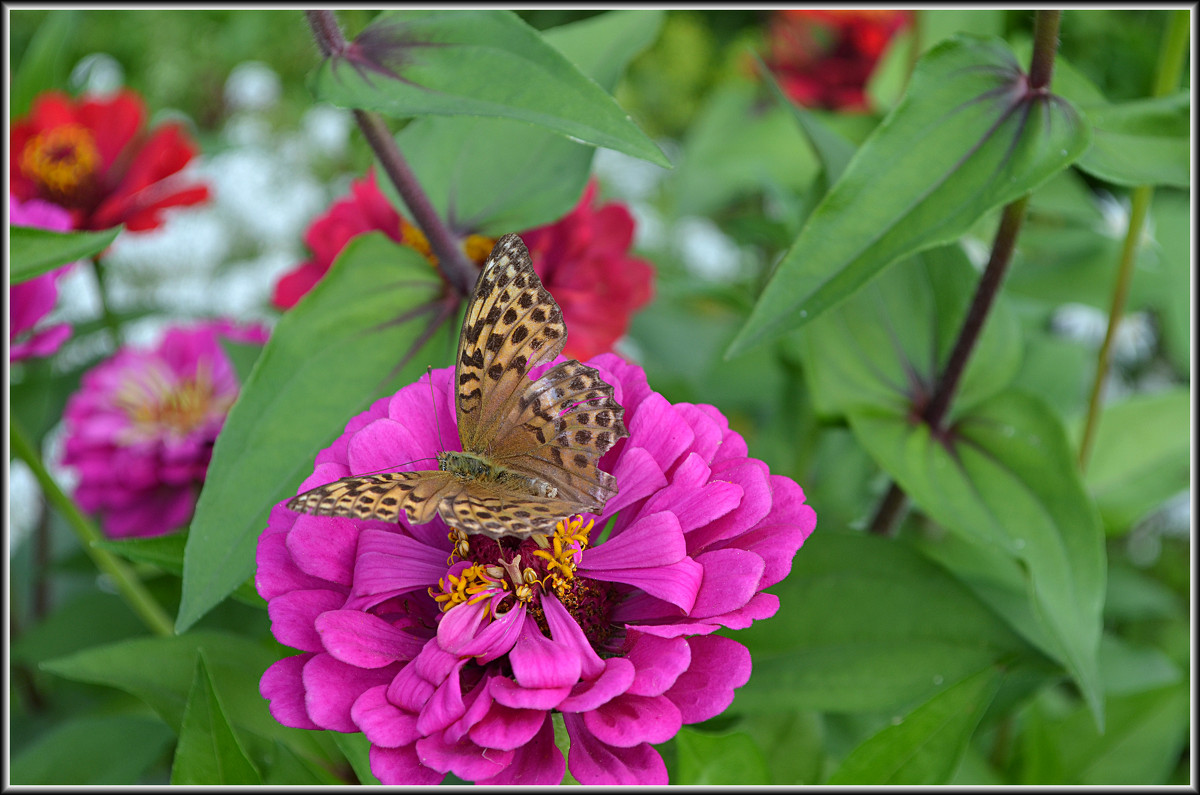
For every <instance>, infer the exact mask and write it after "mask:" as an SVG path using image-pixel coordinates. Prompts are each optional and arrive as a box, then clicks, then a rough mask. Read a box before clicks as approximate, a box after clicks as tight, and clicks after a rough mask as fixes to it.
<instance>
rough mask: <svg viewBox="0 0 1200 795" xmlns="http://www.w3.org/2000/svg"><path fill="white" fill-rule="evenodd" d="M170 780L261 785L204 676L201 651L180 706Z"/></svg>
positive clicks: (209, 681) (190, 782)
mask: <svg viewBox="0 0 1200 795" xmlns="http://www.w3.org/2000/svg"><path fill="white" fill-rule="evenodd" d="M171 783H172V784H184V785H188V784H191V785H196V784H261V783H262V776H260V775H259V773H258V771H257V770H256V769H255V768H254V764H253V763H252V762H251V761H250V759H249V758H248V757H247V756H246V751H245V749H244V748H242V744H241V742H240V741H239V740H238V737H237V732H235V731H234V729H233V727H232V726H230V725H229V720H228V719H227V718H226V717H225V710H224V708H222V706H221V699H220V697H219V696H218V695H217V691H216V688H215V687H214V686H213V683H212V680H211V679H210V678H209V676H208V667H207V665H206V664H205V661H204V650H203V649H200V650H199V652H198V653H197V655H196V675H195V677H194V678H193V680H192V689H191V691H190V692H189V694H188V700H187V704H186V705H185V706H184V709H183V723H182V725H181V726H180V729H179V744H178V745H177V746H176V747H175V762H174V764H173V765H172V766H171Z"/></svg>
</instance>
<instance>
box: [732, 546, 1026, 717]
mask: <svg viewBox="0 0 1200 795" xmlns="http://www.w3.org/2000/svg"><path fill="white" fill-rule="evenodd" d="M772 591H774V592H775V593H777V594H778V596H779V599H780V602H781V603H782V609H781V610H780V611H779V613H778V614H777V615H776V616H775V617H774V618H772V619H770V620H769V621H763V622H757V623H755V624H754V626H752V627H750V628H749V629H745V630H742V631H740V632H739V633H738V640H739V641H741V642H743V643H745V644H746V645H747V646H748V647H749V648H750V649H751V650H752V651H753V653H754V673H753V675H752V676H751V677H750V681H749V682H748V683H747V684H746V685H745V686H744V687H742V688H740V689H739V690H738V691H737V695H736V697H735V699H734V703H733V706H732V708H731V711H733V712H735V713H736V712H750V713H755V714H757V713H759V712H783V711H792V710H797V709H801V710H804V709H812V710H828V711H836V712H880V711H884V710H889V711H890V710H894V709H901V708H904V707H905V706H907V705H910V704H912V703H913V702H914V701H916V700H919V699H925V698H928V697H929V696H930V695H931V694H933V693H934V692H936V691H937V690H938V688H940V687H942V686H943V685H944V683H945V682H952V681H955V680H957V679H960V678H962V677H964V676H967V675H969V674H971V673H973V672H975V671H979V670H981V669H982V668H983V667H984V666H987V665H990V664H991V663H994V662H996V661H998V660H1001V659H1005V658H1007V657H1010V656H1012V655H1013V654H1014V653H1016V654H1026V653H1029V647H1028V646H1027V645H1026V644H1025V643H1023V642H1022V641H1021V640H1020V639H1019V638H1018V637H1017V636H1016V635H1015V634H1014V633H1013V632H1012V631H1011V630H1010V629H1008V628H1007V627H1006V626H1005V625H1004V622H1002V621H1001V620H999V619H998V618H997V617H996V616H995V615H994V614H993V613H992V612H991V611H990V610H988V608H986V607H985V606H984V605H983V604H982V603H980V602H979V600H978V599H976V598H975V597H974V596H972V595H971V593H970V592H969V591H968V590H967V589H966V588H964V587H963V586H962V585H960V584H959V583H958V582H956V581H955V580H954V578H953V577H951V576H950V575H949V574H947V573H946V572H945V571H943V570H942V569H940V568H938V567H937V566H935V565H933V564H931V563H929V562H928V561H926V560H924V559H922V558H921V556H920V555H918V554H917V553H915V552H914V551H913V550H912V549H910V548H909V547H908V546H907V545H906V544H905V543H903V542H900V541H893V540H890V539H884V538H880V537H877V536H871V535H866V534H863V533H845V532H838V531H836V530H829V529H827V530H826V531H824V532H823V533H819V534H817V535H814V536H813V537H812V539H811V541H810V542H808V543H806V545H805V548H804V554H803V555H798V556H797V557H796V561H795V563H794V565H793V569H792V573H791V574H790V575H789V576H788V577H787V579H785V580H784V581H783V582H781V583H779V584H778V585H776V586H774V587H773V588H772Z"/></svg>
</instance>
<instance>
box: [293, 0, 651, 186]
mask: <svg viewBox="0 0 1200 795" xmlns="http://www.w3.org/2000/svg"><path fill="white" fill-rule="evenodd" d="M651 24H653V22H651ZM310 83H311V85H312V88H313V92H314V93H315V94H316V96H317V98H318V99H321V100H325V101H328V102H332V103H334V104H335V105H339V106H341V107H350V108H363V109H367V110H377V111H380V112H383V113H386V114H389V115H393V116H401V117H412V116H423V115H444V116H493V117H499V118H508V119H515V120H517V121H521V122H525V123H526V124H532V125H537V126H539V127H544V128H546V129H549V130H552V131H554V132H555V133H557V134H559V135H562V136H564V137H568V138H572V139H574V140H576V141H578V142H580V143H585V144H590V145H592V146H603V147H607V148H609V149H615V150H617V151H619V152H625V153H626V154H630V155H633V156H634V157H638V158H641V159H643V160H648V161H650V162H652V163H657V164H658V165H661V166H669V165H670V161H669V160H667V158H666V157H665V156H664V155H663V153H662V152H661V151H660V150H659V148H658V147H657V146H655V145H654V142H653V141H651V140H650V139H649V138H647V137H646V135H645V133H643V132H642V131H641V130H640V129H638V127H637V125H635V124H634V123H633V121H632V120H631V119H630V118H629V116H628V114H626V113H625V111H623V110H622V109H621V107H620V106H619V105H618V104H617V103H616V101H615V100H614V99H613V98H612V96H611V95H609V94H608V93H607V92H606V91H604V90H603V89H602V88H600V86H598V85H596V83H595V82H594V81H592V80H590V79H588V78H587V77H586V76H585V75H583V74H581V73H580V72H579V70H578V69H576V68H575V67H574V65H572V64H571V62H570V61H568V60H567V59H566V58H564V57H563V56H562V54H561V53H559V52H558V51H557V50H556V49H554V47H552V46H550V45H548V44H547V43H546V42H545V41H543V40H542V38H541V37H540V36H539V35H538V32H537V31H536V30H534V29H533V28H531V27H529V26H528V25H527V24H525V22H523V21H522V20H521V19H520V18H519V17H518V16H517V15H516V14H514V13H512V12H511V11H499V10H471V11H461V10H437V11H432V10H430V11H385V12H384V13H382V14H380V15H379V16H378V17H376V18H375V19H374V20H373V21H372V22H371V24H369V25H368V26H367V27H366V28H365V29H364V30H363V31H362V32H361V33H360V34H359V35H358V36H357V37H356V38H355V40H354V41H353V42H352V43H351V44H350V46H348V47H347V48H346V50H345V52H344V53H340V54H335V55H333V56H332V57H330V58H327V59H326V60H325V61H324V62H323V63H322V64H321V65H320V66H319V67H318V68H317V70H316V72H315V73H314V74H313V75H312V79H311V81H310Z"/></svg>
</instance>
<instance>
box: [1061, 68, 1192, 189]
mask: <svg viewBox="0 0 1200 795" xmlns="http://www.w3.org/2000/svg"><path fill="white" fill-rule="evenodd" d="M1081 110H1082V111H1083V113H1084V114H1085V115H1086V116H1087V119H1088V121H1089V122H1091V124H1092V146H1091V148H1090V149H1088V151H1087V153H1086V154H1084V156H1083V157H1081V158H1080V159H1079V162H1078V164H1077V165H1078V166H1079V168H1081V169H1082V170H1084V171H1086V172H1087V173H1089V174H1092V175H1093V176H1097V177H1100V178H1101V179H1105V180H1108V181H1109V182H1114V183H1116V184H1118V185H1127V186H1131V187H1132V186H1136V185H1170V186H1173V187H1177V188H1187V186H1188V185H1189V184H1190V182H1191V175H1192V169H1191V137H1192V126H1191V120H1192V113H1191V97H1190V95H1189V93H1188V92H1187V91H1181V92H1179V93H1178V94H1174V95H1172V96H1168V97H1158V98H1155V99H1141V100H1136V101H1133V102H1124V103H1121V104H1119V105H1102V106H1093V107H1085V108H1082V109H1081Z"/></svg>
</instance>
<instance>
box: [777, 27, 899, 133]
mask: <svg viewBox="0 0 1200 795" xmlns="http://www.w3.org/2000/svg"><path fill="white" fill-rule="evenodd" d="M913 13H914V12H912V11H901V10H896V9H880V10H823V9H803V10H786V11H777V12H775V13H774V14H773V15H772V16H771V22H770V27H769V29H768V32H767V38H768V41H769V44H770V52H769V54H768V55H767V57H766V63H767V65H768V66H769V67H770V68H771V71H772V72H774V73H775V77H776V79H777V80H778V81H779V85H780V87H781V88H782V89H783V90H784V93H786V94H787V95H788V96H789V97H791V99H792V100H793V101H795V102H796V103H797V104H799V105H804V106H807V107H817V108H828V109H831V110H844V111H865V110H867V95H866V91H865V89H866V87H867V80H868V79H869V78H870V77H871V73H872V72H874V71H875V65H876V64H877V63H878V62H879V58H880V57H881V56H882V55H883V52H884V50H885V49H886V48H887V44H888V42H889V41H890V40H891V38H892V36H893V35H895V34H896V32H898V31H899V30H900V29H902V28H904V27H905V26H906V25H908V24H909V23H910V21H911V19H912V14H913Z"/></svg>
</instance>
